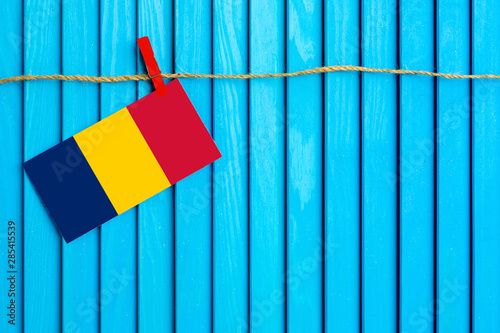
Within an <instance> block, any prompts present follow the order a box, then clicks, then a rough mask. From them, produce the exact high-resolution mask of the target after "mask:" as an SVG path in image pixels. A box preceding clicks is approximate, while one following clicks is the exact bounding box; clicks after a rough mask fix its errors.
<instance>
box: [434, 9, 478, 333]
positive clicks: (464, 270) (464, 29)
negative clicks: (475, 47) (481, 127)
mask: <svg viewBox="0 0 500 333" xmlns="http://www.w3.org/2000/svg"><path fill="white" fill-rule="evenodd" d="M437 5H438V7H437V9H436V13H437V15H438V16H437V27H436V29H437V31H436V35H437V36H438V39H437V50H436V52H437V55H436V57H437V70H439V71H449V72H456V73H459V74H469V72H470V36H469V29H470V26H469V23H470V22H469V8H470V7H469V6H470V3H469V1H468V0H439V1H438V3H437ZM470 93H471V90H470V82H469V80H463V81H460V82H451V81H444V80H443V79H438V81H437V115H436V117H437V123H436V131H437V134H436V135H437V170H436V172H437V174H436V176H437V207H436V209H437V253H436V260H437V278H436V291H437V295H436V298H437V300H438V301H439V303H440V304H439V313H438V317H437V331H438V332H452V331H453V332H469V326H470V268H471V267H470V231H471V230H470V210H471V206H470V117H469V114H470V105H469V104H470Z"/></svg>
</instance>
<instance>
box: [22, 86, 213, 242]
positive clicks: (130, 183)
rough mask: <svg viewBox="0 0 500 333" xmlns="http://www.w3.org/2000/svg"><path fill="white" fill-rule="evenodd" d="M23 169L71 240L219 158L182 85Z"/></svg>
mask: <svg viewBox="0 0 500 333" xmlns="http://www.w3.org/2000/svg"><path fill="white" fill-rule="evenodd" d="M167 92H168V93H167V95H165V96H163V97H158V94H157V93H156V92H153V93H151V94H149V95H148V96H146V97H144V98H142V99H140V100H138V101H136V102H135V103H132V104H131V105H129V106H127V107H126V108H124V109H122V110H120V111H118V112H116V113H114V114H112V115H111V116H109V117H107V118H105V119H103V120H101V121H100V122H98V123H96V124H95V125H93V126H91V127H89V128H87V129H85V130H83V131H82V132H80V133H78V134H76V135H74V136H73V137H71V138H69V139H67V140H65V141H63V142H61V143H60V144H58V145H57V146H55V147H53V148H51V149H49V150H47V151H45V152H44V153H42V154H40V155H38V156H36V157H34V158H32V159H31V160H29V161H27V162H25V163H24V164H23V166H24V169H25V170H26V173H27V174H28V176H29V178H30V180H31V182H32V183H33V185H34V187H35V189H36V190H37V192H38V195H39V196H40V198H41V199H42V201H43V203H44V205H45V207H46V208H47V210H48V211H49V213H50V215H51V216H52V219H53V220H54V222H55V224H56V225H57V227H58V229H59V231H60V232H61V234H62V235H63V237H64V239H65V240H66V242H70V241H72V240H74V239H75V238H78V237H80V236H81V235H83V234H85V233H87V232H88V231H90V230H92V229H94V228H95V227H98V226H99V225H101V224H103V223H104V222H106V221H108V220H110V219H111V218H113V217H115V216H117V215H118V214H121V213H123V212H125V211H127V210H128V209H130V208H132V207H134V206H136V205H138V204H139V203H141V202H143V201H144V200H146V199H148V198H149V197H151V196H153V195H155V194H157V193H158V192H160V191H162V190H164V189H166V188H167V187H169V186H170V185H172V184H174V183H176V182H178V181H179V180H181V179H183V178H185V177H187V176H188V175H190V174H192V173H193V172H195V171H197V170H199V169H201V168H203V167H204V166H206V165H208V164H210V163H212V162H213V161H215V160H216V159H218V158H219V157H221V154H220V152H219V150H218V149H217V146H216V145H215V143H214V141H213V140H212V137H211V136H210V134H209V133H208V131H207V129H206V128H205V126H204V125H203V123H202V121H201V119H200V118H199V116H198V114H197V112H196V110H195V109H194V107H193V105H192V104H191V101H190V100H189V98H188V96H187V95H186V93H185V92H184V90H183V88H182V86H181V84H180V83H179V81H178V80H174V81H172V82H170V83H169V84H168V85H167Z"/></svg>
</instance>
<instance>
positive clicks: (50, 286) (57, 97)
mask: <svg viewBox="0 0 500 333" xmlns="http://www.w3.org/2000/svg"><path fill="white" fill-rule="evenodd" d="M24 8H25V11H24V34H23V38H24V39H23V42H24V44H23V45H24V73H25V74H54V73H60V72H61V3H60V2H58V1H42V0H25V1H24ZM60 140H61V82H57V81H53V82H42V81H38V82H26V83H25V84H24V160H25V161H26V160H29V159H30V158H32V157H34V156H35V155H38V154H39V153H42V152H43V151H45V150H46V149H49V148H51V147H52V146H55V145H56V144H57V143H59V142H60ZM24 235H25V240H24V241H25V242H24V244H25V248H24V258H25V261H24V269H25V274H24V286H25V288H24V292H25V293H24V294H25V298H24V330H25V332H35V331H37V330H39V328H40V327H43V328H44V329H45V330H46V331H49V332H58V331H61V241H62V239H61V236H60V235H59V233H58V232H57V229H56V228H54V224H53V222H52V220H51V219H50V217H49V215H48V214H47V212H46V210H45V208H44V206H43V204H42V202H41V201H40V198H39V197H38V195H37V194H36V192H35V189H34V188H33V186H32V184H31V183H30V181H29V180H28V178H27V177H25V178H24ZM40 300H43V303H42V302H40Z"/></svg>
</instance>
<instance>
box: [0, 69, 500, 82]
mask: <svg viewBox="0 0 500 333" xmlns="http://www.w3.org/2000/svg"><path fill="white" fill-rule="evenodd" d="M331 72H368V73H390V74H398V75H404V74H411V75H427V76H432V77H442V78H446V79H500V75H497V74H481V75H475V74H474V75H469V74H465V75H460V74H447V73H435V72H429V71H414V70H409V69H384V68H370V67H363V66H346V65H340V66H324V67H318V68H313V69H306V70H303V71H298V72H292V73H268V74H194V73H169V74H162V75H161V76H162V77H163V78H165V79H178V78H196V79H257V78H273V77H274V78H276V77H294V76H300V75H309V74H317V73H331ZM149 79H150V77H149V76H148V75H147V74H135V75H120V76H87V75H61V74H53V75H19V76H13V77H8V78H5V79H0V84H4V83H8V82H17V81H33V80H62V81H82V82H95V83H111V82H123V81H140V80H149Z"/></svg>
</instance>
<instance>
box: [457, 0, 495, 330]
mask: <svg viewBox="0 0 500 333" xmlns="http://www.w3.org/2000/svg"><path fill="white" fill-rule="evenodd" d="M472 4H473V7H472V12H473V22H472V27H473V30H472V36H471V43H472V45H471V50H472V72H473V73H477V72H479V71H483V72H488V73H493V72H498V71H500V4H499V3H498V2H497V1H473V2H472ZM472 92H473V94H472V103H473V104H472V106H473V108H472V138H471V142H472V153H473V155H472V186H473V188H472V212H473V217H472V226H473V230H472V235H473V248H472V255H473V262H472V265H473V267H472V268H471V269H472V272H473V276H472V283H473V284H472V295H473V299H472V300H471V304H472V328H473V330H474V332H496V331H500V316H497V315H496V314H497V313H500V303H499V302H498V300H499V299H500V284H498V283H497V281H499V280H500V262H499V261H498V258H499V256H500V225H499V224H498V221H499V218H500V207H499V205H498V204H497V203H496V201H497V198H499V197H500V126H499V123H498V112H499V110H500V84H499V83H498V82H491V81H489V82H487V81H484V80H477V81H473V86H472ZM465 122H467V121H465Z"/></svg>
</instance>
